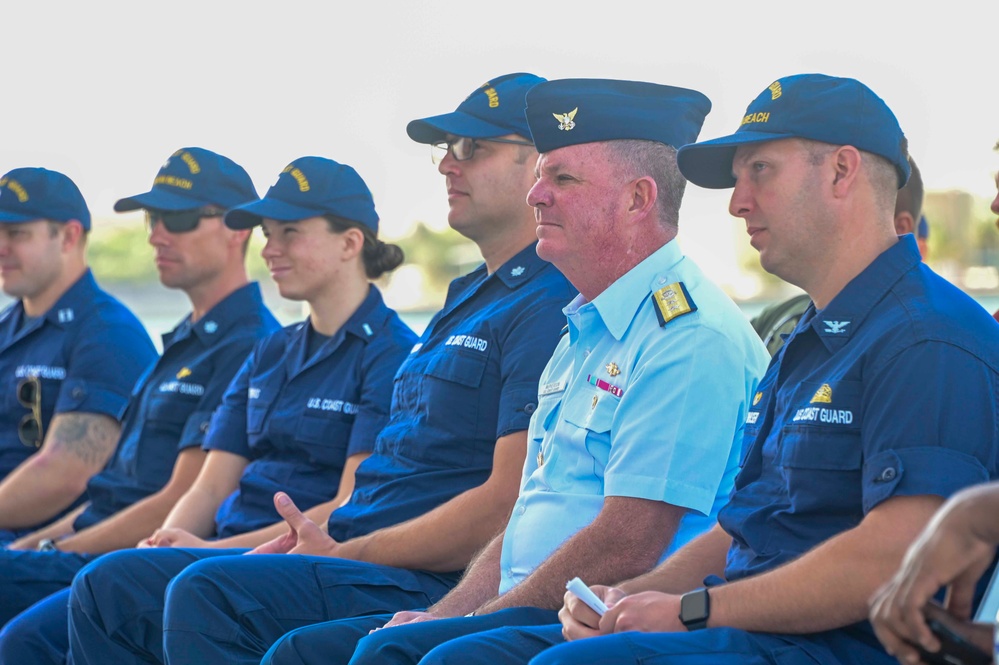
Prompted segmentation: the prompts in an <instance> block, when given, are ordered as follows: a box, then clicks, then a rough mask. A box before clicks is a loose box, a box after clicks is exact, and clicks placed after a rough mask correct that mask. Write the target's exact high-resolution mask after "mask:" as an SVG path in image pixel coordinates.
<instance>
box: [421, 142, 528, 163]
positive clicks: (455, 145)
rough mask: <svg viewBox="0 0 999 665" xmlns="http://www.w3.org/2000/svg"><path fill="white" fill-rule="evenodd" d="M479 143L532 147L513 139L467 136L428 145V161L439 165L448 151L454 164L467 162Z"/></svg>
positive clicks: (473, 154)
mask: <svg viewBox="0 0 999 665" xmlns="http://www.w3.org/2000/svg"><path fill="white" fill-rule="evenodd" d="M479 141H489V142H490V143H509V144H511V145H529V146H531V147H534V144H533V143H531V142H530V141H517V140H515V139H470V138H468V137H467V136H458V137H455V138H453V139H448V140H447V141H438V142H437V143H431V144H430V159H432V160H433V162H434V164H440V163H441V162H443V161H444V158H445V157H446V156H447V152H448V150H450V151H451V154H452V155H453V156H454V160H455V161H456V162H467V161H468V160H470V159H471V158H472V157H474V156H475V147H476V145H477V144H478V142H479Z"/></svg>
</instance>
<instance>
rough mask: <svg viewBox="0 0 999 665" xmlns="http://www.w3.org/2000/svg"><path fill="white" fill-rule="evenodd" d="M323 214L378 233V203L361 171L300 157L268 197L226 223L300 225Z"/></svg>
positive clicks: (238, 209) (239, 226)
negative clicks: (272, 220) (376, 211)
mask: <svg viewBox="0 0 999 665" xmlns="http://www.w3.org/2000/svg"><path fill="white" fill-rule="evenodd" d="M321 215H334V216H336V217H342V218H344V219H349V220H351V221H354V222H358V223H360V224H363V225H364V226H367V227H368V228H369V229H371V230H372V231H374V232H376V233H377V232H378V214H377V213H375V201H374V199H372V198H371V192H370V191H369V190H368V186H367V185H365V184H364V180H362V179H361V176H359V175H358V174H357V171H355V170H354V169H352V168H351V167H349V166H347V165H346V164H339V163H337V162H334V161H333V160H332V159H326V158H325V157H300V158H298V159H296V160H295V161H293V162H292V163H291V164H289V165H288V166H286V167H284V170H283V171H281V175H279V176H278V179H277V182H276V183H274V185H273V186H272V187H271V188H270V189H269V190H267V195H266V196H264V198H262V199H260V200H259V201H254V202H253V203H247V204H246V205H241V206H237V207H236V208H233V209H232V210H230V211H229V212H227V213H226V215H225V224H226V226H228V227H229V228H231V229H249V228H252V227H254V226H256V225H257V224H259V223H260V220H261V219H263V218H264V217H267V218H268V219H275V220H277V221H279V222H297V221H299V220H301V219H308V218H309V217H319V216H321Z"/></svg>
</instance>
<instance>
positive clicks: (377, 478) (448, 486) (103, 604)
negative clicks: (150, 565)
mask: <svg viewBox="0 0 999 665" xmlns="http://www.w3.org/2000/svg"><path fill="white" fill-rule="evenodd" d="M540 80H541V79H539V78H538V77H536V76H532V75H529V74H514V75H509V76H504V77H500V78H498V79H495V80H493V81H492V82H490V83H488V84H486V85H484V86H482V87H481V88H479V89H477V90H475V91H474V92H473V93H472V94H471V95H470V96H469V97H468V99H466V100H465V101H464V102H463V103H462V104H461V105H460V106H459V108H458V110H457V111H455V112H453V113H449V114H446V115H444V116H437V117H435V118H429V119H427V120H418V121H414V122H413V123H410V125H409V128H408V131H409V134H410V136H411V137H413V138H414V139H416V140H417V141H420V142H425V143H440V144H441V147H442V148H443V151H444V155H443V159H442V161H441V162H440V164H439V170H440V172H441V173H442V174H443V175H444V176H445V178H446V183H447V190H448V200H449V203H450V213H449V215H448V221H449V223H450V224H451V226H452V227H453V228H455V229H457V230H459V231H460V232H461V233H462V234H463V235H465V236H466V237H468V238H470V239H472V240H474V241H475V242H476V244H477V245H478V247H479V249H480V250H481V251H482V254H483V257H484V259H485V264H484V265H483V266H481V267H479V268H477V269H476V270H474V271H472V272H471V273H469V274H468V275H465V276H464V277H461V278H458V279H457V280H455V281H454V282H452V284H451V288H450V290H449V292H448V296H447V300H446V302H445V304H444V308H443V309H442V310H441V311H440V312H438V313H437V315H436V316H435V317H434V318H433V319H432V320H431V322H430V324H429V325H428V327H427V329H426V331H425V332H424V334H423V336H422V337H421V338H420V341H419V342H418V343H417V344H416V345H415V346H414V348H413V350H412V352H411V353H410V354H409V356H408V358H407V359H406V360H405V361H404V362H403V364H402V367H401V368H400V369H399V372H398V373H397V375H396V378H395V387H394V393H393V401H392V410H391V413H390V416H389V422H388V425H387V426H386V427H385V428H384V429H383V430H382V431H381V433H380V434H379V436H378V439H377V441H376V442H375V449H374V453H373V454H372V456H371V457H369V458H368V459H367V460H365V461H364V462H363V463H362V464H361V465H360V467H359V468H358V470H357V472H356V485H355V490H354V493H353V495H352V497H351V500H350V502H348V503H347V504H346V505H344V506H343V507H341V508H340V509H338V510H336V511H334V512H333V513H332V515H331V516H330V518H329V520H328V522H327V525H326V526H327V529H326V531H328V535H327V533H326V532H324V530H323V529H322V528H320V527H319V526H318V525H316V524H315V523H313V522H311V521H309V520H308V519H307V518H305V517H304V516H303V515H302V514H301V513H299V512H298V511H297V509H295V507H294V506H293V505H292V504H291V502H290V500H289V499H288V497H287V496H286V495H283V494H278V495H277V499H276V502H277V506H278V510H279V512H281V513H282V515H284V516H285V518H286V519H287V520H288V521H289V523H290V524H291V530H290V531H289V532H288V534H287V535H286V536H283V537H281V538H279V539H277V540H276V541H273V542H272V543H271V544H270V545H268V546H264V547H262V548H258V549H259V550H260V551H263V552H281V553H280V554H256V555H253V556H221V557H215V558H211V559H205V560H203V561H200V562H198V563H195V564H194V565H192V566H190V567H188V568H187V569H186V570H184V571H183V572H182V573H180V574H179V575H178V576H177V577H175V578H174V579H173V581H172V582H171V583H170V586H169V589H168V593H167V597H166V607H165V610H164V611H163V613H162V618H161V615H159V614H158V613H157V612H155V611H153V612H147V613H143V614H141V615H134V616H122V615H119V614H118V613H114V615H112V614H109V613H107V609H108V608H110V607H113V606H120V605H121V603H128V602H132V600H131V596H130V594H129V593H128V590H127V589H124V590H121V592H118V593H116V594H114V595H111V594H107V593H105V592H104V591H103V590H105V589H107V588H109V587H113V588H115V589H116V590H117V589H120V587H118V586H116V585H115V584H114V583H112V582H110V579H109V578H113V573H114V571H113V570H103V569H104V568H112V567H111V566H107V567H104V566H92V567H88V568H87V569H86V570H84V571H82V572H81V574H80V575H79V576H78V577H77V579H76V581H75V582H74V585H73V593H72V596H71V599H70V607H71V615H70V618H71V625H70V643H71V653H72V657H73V659H74V662H76V663H78V664H82V663H92V662H101V663H107V662H150V661H151V660H153V661H155V660H161V661H162V660H163V659H164V657H168V658H170V659H172V660H178V661H187V662H223V661H225V662H240V663H242V662H247V663H258V662H259V660H260V657H261V656H262V655H263V653H264V651H266V649H267V647H268V646H269V645H270V644H271V643H272V642H274V641H275V640H277V639H278V638H279V637H281V635H283V634H284V633H285V632H286V631H287V630H289V629H291V628H293V627H296V626H302V625H308V624H311V623H316V622H319V621H326V620H330V619H335V618H340V617H344V616H351V615H354V614H358V613H368V612H388V611H395V610H399V609H404V608H409V607H414V606H422V605H427V604H430V603H432V602H433V601H435V600H436V599H438V598H440V597H441V596H443V595H444V594H445V593H446V592H447V591H448V590H449V589H450V588H451V587H452V586H454V584H455V583H456V582H457V580H458V576H459V574H460V571H461V570H462V569H463V568H464V567H465V566H466V565H467V563H468V561H469V559H470V558H471V557H472V555H473V554H474V553H475V552H476V551H478V550H479V549H480V548H481V547H482V546H483V545H485V544H486V542H488V541H489V539H491V538H492V537H493V536H494V535H495V534H496V532H497V531H498V530H499V529H500V528H501V527H502V525H503V523H504V522H505V520H506V518H507V516H508V515H509V511H510V509H511V508H512V506H513V502H514V500H515V499H516V496H517V490H518V486H519V481H520V471H521V468H522V467H523V462H524V456H525V450H526V446H527V426H528V423H529V421H530V417H531V414H532V413H533V412H534V410H535V408H536V406H537V384H538V377H539V375H540V374H541V370H542V369H543V367H544V365H545V362H546V360H547V359H548V357H549V356H550V355H551V352H552V350H553V349H554V348H555V345H556V343H557V342H558V338H559V331H560V329H561V328H562V326H563V325H564V317H563V315H562V312H561V308H562V307H563V306H564V305H565V304H566V303H567V302H569V301H570V300H571V299H572V297H573V295H574V291H573V289H572V287H571V286H570V285H569V284H568V282H567V281H566V280H565V278H564V277H563V276H562V275H561V273H559V272H558V271H557V270H556V269H555V268H554V267H553V266H552V265H551V264H549V263H547V262H545V261H542V260H541V259H539V258H538V256H537V254H536V252H535V250H534V244H535V240H536V236H535V233H534V228H535V224H534V215H533V212H532V210H531V208H530V207H528V206H527V204H526V203H525V201H524V199H525V196H526V194H527V192H528V190H529V189H530V187H531V184H532V183H533V180H534V176H533V171H534V162H535V160H536V158H537V153H536V151H535V150H534V147H533V144H532V143H531V141H530V140H529V138H528V137H529V136H530V132H529V130H528V128H527V123H526V120H525V118H524V113H523V109H524V97H525V94H526V92H527V90H529V89H530V88H531V87H532V86H533V85H534V84H535V83H537V82H539V81H540ZM284 552H292V553H296V554H306V555H308V556H287V555H286V554H284ZM114 616H120V617H121V620H116V619H114V618H113V617H114ZM161 621H162V623H161ZM161 626H162V629H163V633H162V634H161V632H160V629H161ZM164 650H165V651H166V654H164Z"/></svg>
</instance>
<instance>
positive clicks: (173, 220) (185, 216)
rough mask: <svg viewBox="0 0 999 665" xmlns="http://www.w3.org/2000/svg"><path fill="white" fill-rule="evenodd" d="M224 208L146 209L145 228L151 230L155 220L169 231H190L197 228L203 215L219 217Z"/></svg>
mask: <svg viewBox="0 0 999 665" xmlns="http://www.w3.org/2000/svg"><path fill="white" fill-rule="evenodd" d="M224 214H225V210H221V209H219V208H194V209H193V210H150V209H146V228H147V229H149V232H150V233H152V232H153V228H155V227H156V224H157V222H160V223H162V224H163V227H164V228H165V229H166V230H167V231H169V232H170V233H190V232H191V231H193V230H194V229H196V228H198V224H199V223H200V222H201V220H202V219H204V218H205V217H221V216H222V215H224Z"/></svg>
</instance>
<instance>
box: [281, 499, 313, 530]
mask: <svg viewBox="0 0 999 665" xmlns="http://www.w3.org/2000/svg"><path fill="white" fill-rule="evenodd" d="M274 507H275V508H276V509H277V511H278V514H279V515H281V517H283V518H284V521H285V522H287V523H288V526H290V527H291V528H292V530H294V531H296V532H298V531H299V530H300V529H302V528H303V527H305V526H307V525H310V524H312V521H311V520H310V519H309V518H308V517H306V516H305V515H304V514H303V513H302V511H301V510H299V509H298V506H296V505H295V502H294V501H292V500H291V497H290V496H288V495H287V494H285V493H284V492H277V493H276V494H275V495H274Z"/></svg>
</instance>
